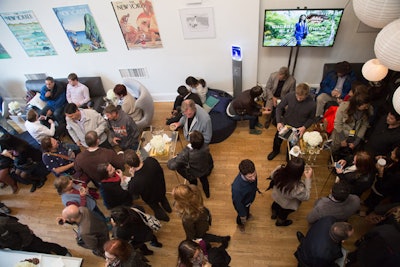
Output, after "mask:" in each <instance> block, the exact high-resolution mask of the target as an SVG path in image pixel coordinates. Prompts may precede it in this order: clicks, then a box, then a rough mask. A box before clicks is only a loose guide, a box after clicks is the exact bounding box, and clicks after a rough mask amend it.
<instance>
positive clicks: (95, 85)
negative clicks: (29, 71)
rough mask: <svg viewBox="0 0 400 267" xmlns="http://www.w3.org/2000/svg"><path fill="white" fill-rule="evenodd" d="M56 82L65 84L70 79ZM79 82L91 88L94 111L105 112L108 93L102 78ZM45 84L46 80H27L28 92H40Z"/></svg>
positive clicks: (91, 78) (85, 79)
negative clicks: (105, 99)
mask: <svg viewBox="0 0 400 267" xmlns="http://www.w3.org/2000/svg"><path fill="white" fill-rule="evenodd" d="M55 80H56V81H59V82H62V83H64V84H67V83H68V79H66V78H58V79H55ZM79 82H81V83H83V84H84V85H86V86H87V87H88V88H89V93H90V98H91V101H92V102H93V109H95V110H96V111H97V112H99V113H101V112H102V111H103V106H104V97H105V96H106V92H105V91H104V87H103V83H102V81H101V77H98V76H94V77H79ZM44 84H45V80H44V79H40V80H27V81H26V82H25V87H26V90H33V91H37V92H40V90H41V89H42V87H43V85H44Z"/></svg>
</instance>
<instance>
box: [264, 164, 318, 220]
mask: <svg viewBox="0 0 400 267" xmlns="http://www.w3.org/2000/svg"><path fill="white" fill-rule="evenodd" d="M303 173H304V176H305V177H306V178H305V180H304V181H302V180H301V177H302V175H303ZM312 173H313V171H312V169H311V167H309V166H307V168H305V163H304V160H303V159H302V158H297V157H293V158H292V159H291V160H289V161H288V163H287V164H286V165H282V166H279V167H278V168H277V169H275V170H274V171H273V172H272V174H271V179H272V181H273V184H274V186H273V191H272V199H273V200H274V202H273V203H272V206H271V209H272V215H271V219H273V220H274V219H276V222H275V225H276V226H288V225H291V224H292V223H293V221H292V220H288V219H287V217H288V215H289V214H290V213H292V212H294V211H296V210H297V209H298V207H299V206H300V204H301V202H302V201H305V200H308V199H309V198H310V191H311V176H312Z"/></svg>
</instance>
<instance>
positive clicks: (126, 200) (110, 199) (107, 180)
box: [97, 163, 133, 210]
mask: <svg viewBox="0 0 400 267" xmlns="http://www.w3.org/2000/svg"><path fill="white" fill-rule="evenodd" d="M97 170H98V171H99V173H101V174H102V177H99V178H100V179H101V186H100V194H101V196H102V197H103V202H104V206H106V208H107V209H109V210H110V209H112V208H114V207H117V206H121V205H123V206H128V207H130V206H132V201H133V199H132V196H131V194H130V193H129V192H128V191H126V190H124V189H123V188H122V186H121V184H124V181H123V180H121V178H123V179H124V178H125V176H124V175H123V173H122V171H121V170H115V168H114V166H113V165H111V164H110V163H102V164H99V165H98V166H97Z"/></svg>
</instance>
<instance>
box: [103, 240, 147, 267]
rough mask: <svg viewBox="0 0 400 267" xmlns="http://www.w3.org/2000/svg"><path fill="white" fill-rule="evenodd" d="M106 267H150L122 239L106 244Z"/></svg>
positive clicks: (139, 254)
mask: <svg viewBox="0 0 400 267" xmlns="http://www.w3.org/2000/svg"><path fill="white" fill-rule="evenodd" d="M103 248H104V256H105V257H106V264H105V267H149V266H150V265H149V264H148V263H147V259H146V258H145V257H144V256H143V255H142V254H141V253H139V252H137V251H135V249H133V248H132V246H131V245H130V244H129V243H128V242H126V241H125V240H122V239H118V238H117V239H112V240H109V241H107V242H106V243H104V246H103Z"/></svg>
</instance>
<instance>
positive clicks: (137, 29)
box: [111, 0, 162, 50]
mask: <svg viewBox="0 0 400 267" xmlns="http://www.w3.org/2000/svg"><path fill="white" fill-rule="evenodd" d="M111 4H112V6H113V8H114V12H115V15H116V17H117V20H118V23H119V27H120V28H121V31H122V35H123V36H124V39H125V43H126V46H127V47H128V50H131V49H139V48H160V47H162V42H161V37H160V32H159V30H158V24H157V20H156V15H155V14H154V9H153V4H152V2H151V0H129V1H127V0H125V1H113V2H111Z"/></svg>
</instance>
